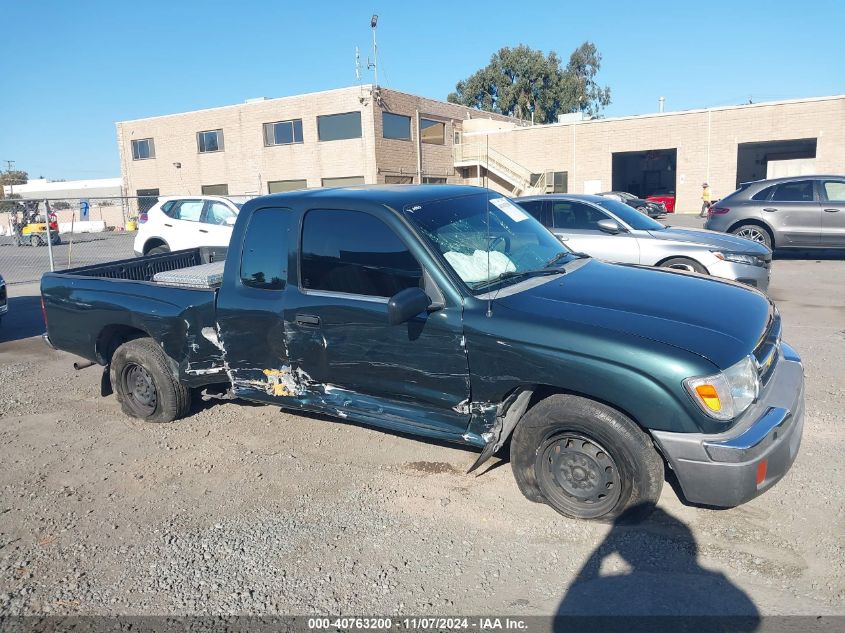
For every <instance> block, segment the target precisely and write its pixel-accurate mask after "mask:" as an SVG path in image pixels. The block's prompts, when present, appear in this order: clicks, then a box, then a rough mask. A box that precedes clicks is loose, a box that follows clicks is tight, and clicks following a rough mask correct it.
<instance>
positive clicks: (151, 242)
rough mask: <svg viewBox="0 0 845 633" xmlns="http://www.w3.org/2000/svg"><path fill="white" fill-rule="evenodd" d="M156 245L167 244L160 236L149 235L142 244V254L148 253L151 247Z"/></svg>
mask: <svg viewBox="0 0 845 633" xmlns="http://www.w3.org/2000/svg"><path fill="white" fill-rule="evenodd" d="M157 246H167V242H165V241H164V240H163V239H161V238H160V237H151V238H150V239H148V240H147V241H146V243H145V244H144V255H146V254H147V253H149V252H150V251H151V250H152V249H154V248H156V247H157Z"/></svg>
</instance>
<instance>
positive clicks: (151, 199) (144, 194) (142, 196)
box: [135, 189, 159, 213]
mask: <svg viewBox="0 0 845 633" xmlns="http://www.w3.org/2000/svg"><path fill="white" fill-rule="evenodd" d="M135 195H137V196H138V213H146V212H147V211H149V210H150V209H151V208H152V207H153V205H154V204H155V203H156V202H158V196H159V192H158V189H138V190H137V191H136V192H135Z"/></svg>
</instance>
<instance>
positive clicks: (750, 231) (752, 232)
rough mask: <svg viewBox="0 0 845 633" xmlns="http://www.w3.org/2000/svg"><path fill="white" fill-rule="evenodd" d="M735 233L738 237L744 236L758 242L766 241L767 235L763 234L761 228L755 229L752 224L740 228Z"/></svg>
mask: <svg viewBox="0 0 845 633" xmlns="http://www.w3.org/2000/svg"><path fill="white" fill-rule="evenodd" d="M734 235H736V236H737V237H744V238H745V239H747V240H751V241H752V242H757V243H758V244H765V243H766V237H765V236H764V235H763V232H762V231H761V230H760V229H755V228H753V227H750V226H748V227H745V228H742V229H740V230H739V231H737V232H736V233H735V234H734Z"/></svg>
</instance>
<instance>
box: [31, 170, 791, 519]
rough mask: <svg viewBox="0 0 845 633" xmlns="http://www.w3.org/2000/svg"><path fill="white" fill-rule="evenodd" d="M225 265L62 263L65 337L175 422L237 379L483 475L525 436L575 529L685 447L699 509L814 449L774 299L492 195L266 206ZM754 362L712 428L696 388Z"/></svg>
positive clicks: (277, 198)
mask: <svg viewBox="0 0 845 633" xmlns="http://www.w3.org/2000/svg"><path fill="white" fill-rule="evenodd" d="M215 259H217V262H215V261H214V260H215ZM186 262H187V263H186ZM215 263H216V264H217V266H218V267H219V254H218V253H213V252H210V251H209V249H189V250H187V251H177V252H174V253H167V254H159V255H154V256H146V257H141V258H137V259H133V260H124V261H121V262H114V263H110V264H103V265H97V266H88V267H84V268H79V269H74V270H67V271H63V272H59V273H47V274H45V275H44V277H43V278H42V284H41V288H42V300H43V302H44V308H45V317H46V321H47V334H46V338H47V342H48V343H49V344H51V345H53V346H54V347H56V348H58V349H63V350H66V351H68V352H71V353H73V354H76V355H78V356H81V357H83V358H86V359H89V360H92V361H94V362H97V363H99V364H101V365H104V366H106V367H107V368H108V367H109V364H110V363H111V371H110V372H108V373H107V374H105V375H106V376H107V377H110V380H111V381H112V384H113V385H116V386H119V387H120V388H119V389H118V388H115V389H114V392H115V393H116V394H117V396H118V399H119V400H120V402H121V404H122V405H124V406H123V408H124V410H125V411H127V412H128V413H129V414H130V415H135V416H136V417H146V418H149V419H155V420H156V421H170V420H173V419H175V418H176V417H179V416H180V415H185V414H186V413H187V411H188V406H189V404H190V398H189V392H188V391H187V389H186V388H201V387H205V386H208V385H214V384H219V385H225V386H227V387H228V391H227V393H226V394H225V396H224V397H226V398H241V399H246V400H254V401H258V402H263V403H270V404H276V405H279V406H281V407H284V408H287V409H292V410H300V411H310V412H316V413H321V414H327V415H331V416H335V417H337V418H341V419H348V420H352V421H356V422H360V423H364V424H368V425H372V426H378V427H382V428H386V429H390V430H394V431H401V432H404V433H409V434H416V435H420V436H425V437H430V438H437V439H441V440H447V441H451V442H457V443H461V444H465V445H470V446H474V447H477V448H481V449H482V452H481V454H480V455H479V457H478V459H477V460H476V461H475V463H474V464H473V466H472V468H471V470H474V469H475V468H477V467H478V466H480V465H481V464H482V463H483V462H484V461H485V460H486V459H488V458H490V457H491V456H492V455H493V454H494V453H495V452H496V451H498V450H499V449H501V448H503V447H504V446H505V444H506V443H507V442H508V440H509V439H511V446H510V450H511V459H512V463H513V469H514V475H515V477H516V478H517V482H518V484H519V487H520V489H521V490H522V491H523V493H525V494H526V496H527V497H528V498H530V499H532V500H535V501H543V502H546V503H548V504H549V505H551V506H552V507H554V508H555V509H556V510H557V511H559V512H561V513H562V514H565V515H567V516H571V517H578V518H591V519H598V518H601V519H606V520H609V519H613V518H615V517H617V516H619V515H620V514H622V513H623V512H625V511H626V510H628V509H631V508H633V507H634V506H637V505H639V506H642V507H644V508H648V507H652V506H653V505H654V503H655V502H656V500H657V498H658V497H659V495H660V490H661V487H662V483H663V468H664V461H663V458H664V457H665V459H666V463H668V464H669V465H670V467H672V468H673V469H674V470H675V472H676V474H677V476H678V480H679V482H680V484H681V487H682V488H683V489H684V491H685V493H686V492H687V491H688V490H689V491H692V493H693V494H694V497H695V498H694V500H695V501H698V502H701V503H708V504H711V505H737V504H738V503H742V502H743V501H745V500H748V499H750V498H751V497H752V496H754V495H756V494H760V493H761V492H762V491H763V490H765V489H767V488H768V487H770V486H772V485H773V484H774V483H775V482H776V481H778V480H779V479H780V478H781V477H782V476H783V475H784V474H785V473H786V471H787V470H788V468H789V467H790V465H791V464H792V461H793V460H794V458H795V454H796V452H797V448H798V443H799V441H800V434H801V428H802V413H803V373H802V369H801V366H800V359H798V357H797V354H795V353H794V352H793V351H791V349H790V348H788V346H785V345H784V346H783V351H782V350H781V347H780V319H779V316H778V315H777V311H776V310H775V308H774V306H773V304H772V303H771V302H770V301H769V300H767V298H766V297H765V296H764V295H762V294H761V293H758V292H756V291H753V290H749V289H748V288H746V287H744V286H740V285H738V284H731V283H728V282H724V281H721V280H718V279H716V278H712V277H703V276H698V275H694V274H682V273H679V272H677V271H661V270H657V269H650V268H649V269H646V268H640V267H633V266H618V265H611V264H605V263H603V262H599V261H596V260H591V259H589V258H586V256H582V255H580V254H577V253H573V252H571V251H569V250H568V249H566V248H565V247H564V246H563V245H562V244H561V243H560V242H559V241H558V240H557V239H556V238H554V236H552V235H551V234H550V233H549V232H548V231H547V230H546V229H545V228H543V227H542V226H541V225H540V224H539V223H538V222H536V221H535V220H534V219H533V218H531V217H530V216H529V214H527V213H526V212H525V211H524V210H522V209H521V208H519V207H518V206H516V205H514V204H513V203H511V202H509V201H508V200H507V199H506V198H503V197H502V196H499V195H498V194H494V193H493V192H490V191H487V190H483V189H479V188H475V187H463V186H440V187H423V186H420V187H412V186H405V187H373V188H366V187H364V188H347V189H320V190H309V191H301V192H291V193H286V194H278V195H272V196H265V197H261V198H257V199H254V200H251V201H250V202H248V203H247V204H245V205H244V206H243V208H242V209H241V211H240V213H239V216H238V220H237V222H236V225H235V227H234V230H233V232H232V238H231V242H230V246H229V249H228V253H226V261H225V268H224V270H223V274H222V279H221V278H220V275H219V270H217V267H216V266H215ZM209 265H210V266H211V268H212V269H215V271H216V272H215V274H214V276H213V279H214V282H213V283H212V282H211V281H207V283H206V285H205V287H197V285H196V284H195V285H193V286H190V287H189V286H188V285H187V284H185V285H179V283H180V282H179V281H178V280H179V279H184V278H190V279H192V280H194V279H198V278H199V279H205V280H208V279H211V278H212V277H211V276H209V277H205V278H203V277H201V271H207V270H209V269H208V266H209ZM198 266H203V268H201V269H200V270H197V269H196V268H194V267H198ZM186 267H187V268H190V270H186V271H184V275H183V276H180V274H176V275H169V276H168V281H167V282H166V283H158V282H157V281H156V280H155V278H154V277H155V275H156V274H157V272H162V271H175V270H181V269H183V268H186ZM493 267H497V268H495V270H494V268H493ZM497 271H498V272H497ZM173 279H176V281H172V280H173ZM726 312H730V313H731V314H733V315H734V318H733V319H731V320H729V321H726V320H725V319H724V318H723V316H724V314H725V313H726ZM134 339H144V340H143V341H136V340H134ZM116 350H121V351H118V352H117V354H116V355H115V352H116ZM766 358H767V359H768V362H767V363H765V364H759V363H758V364H754V363H757V362H758V360H759V359H766ZM148 361H149V362H148ZM165 367H167V368H169V374H168V373H167V371H166V370H165ZM736 367H741V368H747V367H752V368H753V367H757V368H758V369H757V371H758V372H759V376H756V377H754V379H755V380H758V383H757V388H758V391H757V393H758V396H759V398H758V399H757V400H754V401H753V405H752V406H749V405H747V404H746V405H745V406H746V409H744V410H745V411H746V413H744V414H741V415H736V416H735V417H734V418H732V419H728V420H725V419H724V417H722V418H719V417H718V416H714V415H711V414H710V413H708V411H707V410H706V409H705V408H704V407H703V406H702V405H701V404H700V403H696V401H695V400H693V398H694V397H695V396H694V394H692V393H690V392H688V391H687V389H688V384H689V382H688V381H690V380H696V381H697V380H700V379H701V380H703V379H707V380H716V378H714V377H721V376H723V372H725V371H727V370H728V369H729V368H734V369H735V368H736ZM772 368H773V369H772ZM148 370H149V371H148ZM764 370H765V371H764ZM764 374H765V376H764ZM732 375H733V374H732ZM128 376H131V377H132V382H131V384H130V381H129V378H128ZM764 378H765V382H764ZM749 380H751V379H750V378H749ZM157 383H158V384H157ZM730 393H731V394H733V391H731V392H730ZM150 394H152V397H151V395H150ZM156 395H160V396H161V398H158V399H156V397H155V396H156ZM730 397H733V395H731V396H730ZM165 400H167V401H168V402H169V404H168V405H167V406H166V407H165V406H159V405H158V404H157V402H158V403H160V402H162V401H165ZM127 403H129V404H131V405H133V406H125V405H126V404H127ZM731 410H732V411H733V410H734V409H733V408H731ZM154 416H155V417H154ZM773 425H774V426H773ZM748 438H761V439H759V440H758V441H757V443H756V444H755V445H748ZM658 445H659V451H660V452H658V448H657V446H658ZM708 447H711V448H708ZM712 447H715V449H713V448H712ZM709 450H716V451H717V453H718V455H727V456H729V458H730V459H728V460H726V461H725V463H726V464H727V465H725V464H723V463H720V462H719V461H718V460H714V459H712V457H711V453H709V452H708V451H709ZM742 460H744V461H742ZM767 460H768V461H767ZM740 461H742V463H741V464H740V465H739V466H737V464H738V462H740ZM760 463H767V464H769V468H770V470H769V471H768V475H766V471H765V469H764V470H763V471H762V472H763V474H764V477H763V479H762V480H760V475H759V473H760V472H761V471H760V466H759V464H760ZM702 473H704V475H702ZM755 478H756V479H755ZM709 482H712V483H709Z"/></svg>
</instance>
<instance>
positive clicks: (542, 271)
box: [473, 268, 566, 289]
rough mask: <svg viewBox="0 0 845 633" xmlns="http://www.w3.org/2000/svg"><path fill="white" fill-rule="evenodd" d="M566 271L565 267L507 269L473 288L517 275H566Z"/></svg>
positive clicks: (514, 277)
mask: <svg viewBox="0 0 845 633" xmlns="http://www.w3.org/2000/svg"><path fill="white" fill-rule="evenodd" d="M565 274H566V271H565V270H564V269H563V268H535V269H532V270H506V271H505V272H503V273H500V274H498V275H496V276H495V277H493V278H492V279H488V280H486V281H480V282H478V283H477V284H475V285H474V286H473V289H478V288H483V287H484V286H490V285H492V284H494V283H497V282H499V281H504V280H506V279H516V278H517V277H528V276H529V275H536V276H538V277H541V276H543V275H565Z"/></svg>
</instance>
